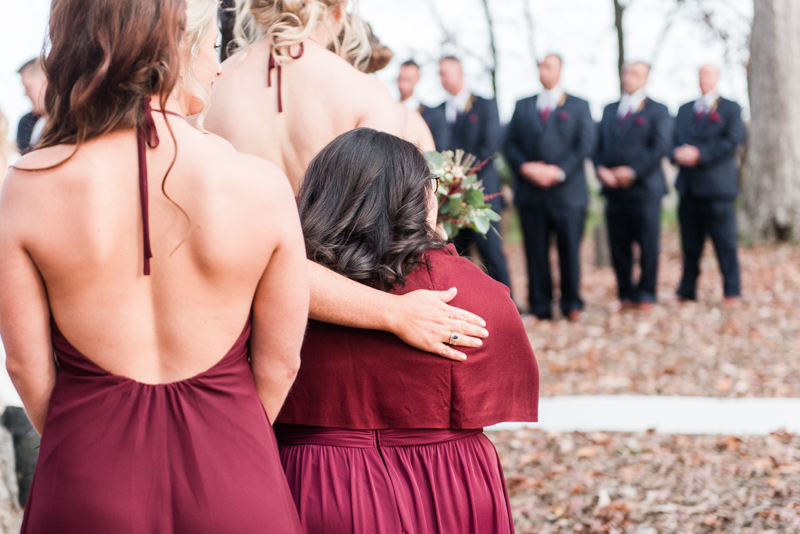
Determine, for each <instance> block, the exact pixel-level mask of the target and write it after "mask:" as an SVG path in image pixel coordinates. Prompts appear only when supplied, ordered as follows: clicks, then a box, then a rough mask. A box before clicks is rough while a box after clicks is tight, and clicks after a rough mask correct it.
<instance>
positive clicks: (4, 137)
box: [0, 109, 13, 180]
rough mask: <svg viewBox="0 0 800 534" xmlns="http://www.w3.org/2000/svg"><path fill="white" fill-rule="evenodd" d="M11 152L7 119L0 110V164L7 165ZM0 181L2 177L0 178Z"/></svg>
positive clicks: (0, 167)
mask: <svg viewBox="0 0 800 534" xmlns="http://www.w3.org/2000/svg"><path fill="white" fill-rule="evenodd" d="M11 152H13V144H12V143H11V141H9V140H8V119H6V116H5V115H3V110H2V109H0V164H8V158H9V156H11ZM0 170H3V169H2V165H0ZM0 180H2V176H0Z"/></svg>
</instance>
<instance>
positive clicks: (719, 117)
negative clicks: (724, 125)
mask: <svg viewBox="0 0 800 534" xmlns="http://www.w3.org/2000/svg"><path fill="white" fill-rule="evenodd" d="M708 120H710V121H711V122H722V115H720V114H719V113H717V112H716V111H712V112H711V113H709V114H708Z"/></svg>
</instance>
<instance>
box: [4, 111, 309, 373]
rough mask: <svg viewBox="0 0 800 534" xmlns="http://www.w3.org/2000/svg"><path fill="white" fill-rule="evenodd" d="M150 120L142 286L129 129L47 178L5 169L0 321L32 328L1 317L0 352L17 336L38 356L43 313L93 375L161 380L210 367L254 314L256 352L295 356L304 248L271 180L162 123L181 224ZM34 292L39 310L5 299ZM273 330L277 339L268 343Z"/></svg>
mask: <svg viewBox="0 0 800 534" xmlns="http://www.w3.org/2000/svg"><path fill="white" fill-rule="evenodd" d="M154 115H155V123H156V126H157V130H158V135H159V137H160V139H161V143H160V145H159V146H158V147H157V148H155V149H150V150H147V167H148V174H149V180H148V197H149V225H150V232H149V233H150V241H151V244H152V251H153V258H152V260H151V265H152V267H151V269H152V271H151V275H150V276H144V275H143V262H144V260H143V235H144V232H143V217H142V207H141V205H140V195H139V186H138V168H139V165H138V162H137V150H136V148H137V144H136V135H135V133H134V132H133V131H124V132H118V133H113V134H109V135H106V136H103V137H101V138H99V139H96V140H94V141H91V142H89V143H87V144H85V145H84V146H82V147H81V148H80V149H79V150H78V151H77V153H76V154H75V156H74V157H73V158H72V159H71V160H69V161H68V162H67V163H65V164H64V165H61V166H59V167H57V168H55V169H53V170H48V171H37V172H25V171H21V170H16V169H12V171H11V172H10V173H9V175H8V178H7V179H6V183H5V185H4V187H3V193H2V198H0V256H2V259H0V274H2V277H3V278H2V282H3V283H6V284H8V283H10V284H16V285H17V286H18V287H15V288H14V289H13V290H10V289H6V290H5V291H3V292H4V293H6V292H7V293H6V294H3V295H2V297H3V299H2V300H3V302H4V303H3V306H4V309H3V312H4V313H3V316H4V317H11V316H15V315H16V316H20V315H21V316H27V317H28V318H29V320H28V321H27V323H28V324H30V325H32V326H30V327H28V326H26V327H25V328H27V329H28V331H26V332H18V330H20V329H22V328H23V327H22V326H19V325H15V324H13V323H12V324H8V323H9V321H8V320H6V321H4V323H6V324H3V325H2V327H3V336H4V341H6V342H7V346H8V343H9V342H10V343H11V344H12V345H14V344H15V343H16V344H17V345H21V344H24V343H23V341H22V340H21V339H20V340H19V341H17V340H16V338H17V337H18V336H19V337H20V338H21V337H25V336H27V337H30V336H34V337H35V341H36V343H35V344H34V345H37V346H38V345H40V344H41V342H42V340H43V339H46V340H47V341H48V342H49V335H48V334H49V330H48V329H47V324H48V323H47V321H48V320H49V315H50V314H52V317H53V318H54V320H55V322H56V324H57V325H58V327H59V329H60V330H61V332H62V333H63V334H64V336H65V337H66V338H67V339H68V340H69V341H70V342H71V343H72V344H73V345H74V346H75V347H76V348H77V349H78V350H79V351H80V352H81V353H82V354H83V355H85V356H86V357H87V358H89V359H90V360H92V361H93V362H94V363H96V364H97V365H99V366H100V367H102V368H104V369H106V370H108V371H110V372H112V373H115V374H119V375H122V376H125V377H129V378H131V379H134V380H137V381H140V382H145V383H168V382H174V381H178V380H183V379H186V378H189V377H192V376H195V375H197V374H198V373H200V372H203V371H205V370H207V369H209V368H210V367H212V366H213V365H214V364H215V363H216V362H218V361H219V360H220V359H221V358H222V357H223V356H224V355H225V354H226V352H227V351H228V350H229V349H230V347H231V345H232V344H233V343H234V341H235V340H236V339H237V337H238V336H239V334H240V333H241V332H242V329H243V328H244V326H245V324H246V322H247V320H248V318H249V317H250V315H251V310H253V309H255V312H254V313H253V317H254V325H253V342H254V346H255V348H256V350H259V346H258V344H259V343H262V347H261V348H263V349H264V350H270V348H272V349H275V350H278V349H286V348H287V347H289V346H292V345H293V344H296V345H297V349H298V350H299V344H300V342H301V339H302V328H303V327H304V325H305V318H304V317H303V316H304V315H305V314H306V313H307V305H308V300H307V281H306V276H307V275H306V268H305V252H304V249H303V242H302V236H301V233H300V229H299V222H298V217H297V212H296V210H295V209H294V207H293V202H292V198H291V197H292V193H291V191H290V190H289V188H288V187H287V186H286V180H285V178H284V177H283V175H282V173H281V172H280V171H279V170H278V169H276V168H275V167H274V166H273V165H270V164H269V163H267V162H264V161H261V160H259V159H258V158H253V157H251V156H245V155H241V154H238V153H237V152H235V150H234V149H233V148H232V147H231V146H230V145H229V144H228V143H226V142H225V141H223V140H221V139H219V138H217V137H216V136H213V135H203V134H201V133H200V132H198V131H196V130H194V129H193V128H192V127H190V126H189V125H188V124H187V123H186V122H185V121H183V120H182V119H180V118H176V117H169V119H168V120H169V122H170V125H171V126H172V128H173V130H174V132H175V136H176V139H177V147H178V153H177V159H176V161H175V165H174V167H173V168H172V170H171V172H170V173H169V177H168V179H167V181H166V191H167V193H168V194H169V196H170V197H171V198H172V199H173V200H174V201H175V202H176V203H177V204H178V205H179V206H180V208H182V209H183V210H184V211H185V212H186V215H184V214H183V213H182V212H181V210H180V209H178V207H176V205H175V204H173V203H172V202H170V201H169V200H168V199H167V198H166V197H165V196H164V194H163V193H162V191H161V186H162V178H163V177H164V175H165V173H166V171H167V168H168V167H169V165H170V163H171V162H172V159H173V155H174V153H175V145H174V144H173V142H172V139H171V137H170V134H169V131H168V129H167V127H166V124H165V119H164V118H163V117H162V116H161V114H160V113H155V114H154ZM72 151H73V147H69V146H56V147H52V148H47V149H43V150H40V151H36V152H34V153H32V154H30V155H28V156H26V157H25V158H23V159H22V160H21V161H20V162H19V163H18V164H17V167H20V168H42V167H46V166H48V165H52V164H54V163H57V162H59V161H62V160H63V159H64V158H66V157H67V156H68V155H69V154H71V153H72ZM187 216H188V217H187ZM281 288H283V289H281ZM37 289H38V291H37ZM292 289H293V290H294V293H293V295H294V298H289V297H290V296H291V295H292V293H290V292H289V291H291V290H292ZM304 291H305V293H304ZM37 293H38V294H39V298H38V302H37V299H28V301H26V300H25V299H22V301H19V300H20V299H19V298H17V301H19V302H15V301H14V299H15V295H30V294H37ZM254 298H255V299H256V301H255V304H254ZM281 317H282V318H283V319H282V320H284V321H286V322H285V323H284V324H280V320H281V319H280V318H281ZM273 321H277V323H276V322H273ZM270 322H272V324H269V323H270ZM281 326H283V327H284V330H288V331H287V332H286V338H280V339H277V338H275V337H274V336H273V337H270V336H271V335H272V334H269V333H267V330H269V329H271V328H280V327H281ZM9 332H10V333H11V335H7V334H8V333H9ZM292 336H294V337H296V338H297V339H296V341H292V340H291V339H289V338H290V337H292ZM9 337H11V338H13V339H10V340H9V339H7V338H9ZM30 341H31V342H33V340H30ZM267 345H269V346H267ZM12 349H15V350H19V351H31V352H32V351H35V348H33V347H23V346H19V347H16V346H15V347H12ZM30 357H31V358H35V357H38V356H37V355H36V354H31V356H30ZM51 360H52V358H51Z"/></svg>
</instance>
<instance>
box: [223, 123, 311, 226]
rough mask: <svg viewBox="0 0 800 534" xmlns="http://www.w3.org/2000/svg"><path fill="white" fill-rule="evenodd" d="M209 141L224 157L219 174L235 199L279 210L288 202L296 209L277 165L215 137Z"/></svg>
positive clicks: (290, 192)
mask: <svg viewBox="0 0 800 534" xmlns="http://www.w3.org/2000/svg"><path fill="white" fill-rule="evenodd" d="M208 142H209V143H214V144H215V145H216V146H217V150H219V151H220V154H221V155H223V156H224V161H225V162H226V164H225V169H224V172H223V173H222V177H223V179H224V180H225V183H226V186H227V187H226V188H228V189H229V190H230V191H231V193H233V195H234V196H235V197H236V198H239V199H244V200H245V201H246V202H247V203H248V204H251V205H253V206H257V207H259V208H260V209H261V210H263V208H264V206H265V205H269V206H270V210H272V211H275V210H277V211H281V210H282V208H283V206H284V205H285V204H287V203H288V205H289V206H290V207H292V209H294V208H295V206H296V205H295V201H294V194H293V192H292V188H291V185H290V184H289V179H288V178H287V177H286V175H285V174H284V173H283V171H281V170H280V169H279V168H278V167H277V166H276V165H274V164H273V163H271V162H269V161H267V160H265V159H263V158H259V157H257V156H251V155H249V154H243V153H241V152H237V151H236V150H235V149H234V148H233V146H231V144H230V143H228V142H227V141H225V140H224V139H221V138H218V137H216V136H213V138H210V139H209V140H208ZM273 208H274V209H273ZM270 210H264V211H270Z"/></svg>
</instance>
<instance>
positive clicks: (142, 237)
mask: <svg viewBox="0 0 800 534" xmlns="http://www.w3.org/2000/svg"><path fill="white" fill-rule="evenodd" d="M197 10H199V11H197ZM215 10H216V2H214V1H208V0H191V1H190V5H189V9H188V11H187V9H186V6H185V5H184V2H183V1H182V0H114V1H94V2H85V1H84V0H55V1H54V2H53V6H52V12H51V16H50V37H51V40H52V47H51V49H50V52H49V54H48V56H47V58H45V60H44V65H45V70H46V72H47V76H48V79H49V86H48V90H47V95H46V105H47V115H48V122H47V126H46V128H45V131H44V135H43V138H42V141H41V144H40V145H39V146H40V147H41V148H40V149H39V150H36V151H34V152H32V153H30V154H29V155H27V156H25V157H24V158H23V159H22V160H20V161H19V163H17V165H16V168H14V169H12V170H11V172H10V173H9V175H8V177H7V179H6V181H5V184H4V186H3V191H2V195H0V332H1V333H2V338H3V341H4V343H5V348H6V351H7V354H8V369H9V372H10V374H11V377H12V379H13V381H14V384H15V386H16V388H17V390H18V391H19V393H20V396H21V397H22V400H23V402H24V404H25V407H26V409H27V411H28V414H29V415H30V417H31V419H32V421H33V424H34V425H35V426H36V429H37V430H38V431H39V432H41V433H42V440H41V449H40V452H39V460H38V464H37V466H36V473H35V476H34V480H33V488H32V490H31V493H30V498H29V500H28V506H27V509H26V511H25V519H24V523H23V527H22V531H23V532H24V533H47V534H50V533H59V534H63V533H67V534H71V533H75V534H78V533H80V534H87V533H88V534H101V533H102V534H107V533H115V534H116V533H127V534H154V533H156V534H172V533H186V534H196V533H234V532H235V533H263V532H276V533H290V534H293V533H299V532H301V531H302V530H301V527H300V522H299V518H298V515H297V510H296V508H295V506H294V502H293V501H292V496H291V494H290V492H289V488H288V486H287V484H286V479H285V477H284V474H283V470H282V469H281V464H280V459H279V455H278V449H277V444H276V442H275V438H274V434H273V431H272V428H271V426H270V419H269V418H273V419H274V417H275V416H276V415H277V412H278V410H279V408H280V406H281V404H282V402H283V400H284V398H285V395H286V393H287V392H288V389H289V387H290V385H291V383H292V380H293V378H294V376H295V374H296V372H297V369H298V367H299V353H300V346H301V343H302V336H303V331H304V328H305V324H306V316H307V312H308V281H307V275H306V273H307V269H306V266H305V263H306V258H305V254H304V252H303V250H304V249H303V240H302V235H301V231H300V223H299V219H298V216H297V210H296V208H295V206H294V202H293V198H292V191H291V188H290V187H289V185H288V183H287V180H286V177H285V176H284V175H283V174H282V173H281V172H280V171H278V170H277V169H276V168H275V167H274V166H272V165H271V164H268V163H266V162H264V161H261V160H258V159H257V158H253V157H251V156H244V155H241V154H238V153H236V152H235V151H234V150H233V148H232V147H231V146H230V145H229V144H228V143H226V142H225V141H223V140H221V139H219V138H217V137H215V136H212V135H204V134H203V133H201V132H200V131H198V130H196V129H194V128H192V127H191V126H190V125H189V124H188V123H187V122H186V121H184V120H183V118H182V116H185V115H189V114H196V113H197V112H198V111H201V109H202V103H201V102H202V100H203V99H202V95H199V94H198V93H196V92H194V90H195V87H194V86H195V85H196V83H187V82H188V81H189V80H191V81H192V82H199V83H200V84H201V85H202V86H203V90H204V91H210V88H211V84H212V83H213V80H214V78H215V76H216V75H217V74H218V73H219V63H218V62H217V60H216V54H215V49H214V46H215V43H216V40H217V33H216V20H215V16H214V12H215ZM203 13H206V14H207V16H205V22H204V23H203V24H205V25H204V26H203V25H201V26H200V27H199V28H198V27H197V26H196V24H199V22H198V20H201V19H203V18H204V15H203ZM184 26H185V28H184ZM184 29H185V32H184V31H183V30H184ZM192 41H197V42H192ZM194 45H197V46H194ZM189 69H192V70H191V72H190V71H189ZM189 75H191V77H190V76H189ZM159 141H160V142H159ZM137 147H138V151H137ZM148 178H150V179H149V180H148ZM266 204H270V205H273V204H274V205H273V207H272V209H271V210H264V209H263V206H264V205H266ZM254 243H257V244H258V246H254Z"/></svg>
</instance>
